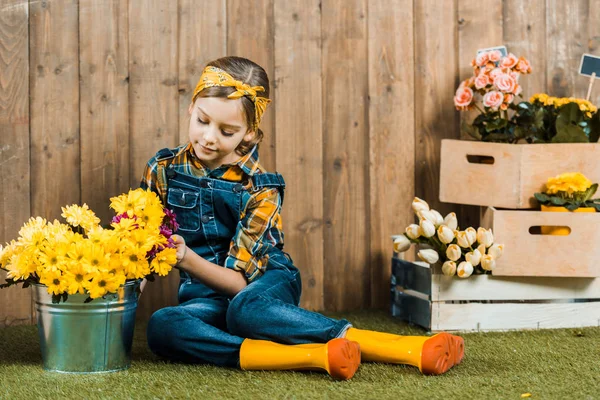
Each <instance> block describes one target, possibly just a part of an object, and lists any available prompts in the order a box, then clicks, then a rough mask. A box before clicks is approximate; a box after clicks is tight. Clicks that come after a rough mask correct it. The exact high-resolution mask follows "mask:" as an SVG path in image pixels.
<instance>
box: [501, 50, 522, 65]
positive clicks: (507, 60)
mask: <svg viewBox="0 0 600 400" xmlns="http://www.w3.org/2000/svg"><path fill="white" fill-rule="evenodd" d="M518 62H519V59H518V58H517V56H515V55H514V54H513V53H508V55H507V56H506V57H504V58H503V59H502V61H501V62H500V66H501V67H502V68H512V67H514V66H515V65H517V63H518Z"/></svg>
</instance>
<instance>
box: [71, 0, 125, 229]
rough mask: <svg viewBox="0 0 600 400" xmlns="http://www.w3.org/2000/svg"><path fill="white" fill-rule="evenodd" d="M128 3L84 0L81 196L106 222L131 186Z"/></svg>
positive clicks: (81, 9) (81, 14)
mask: <svg viewBox="0 0 600 400" xmlns="http://www.w3.org/2000/svg"><path fill="white" fill-rule="evenodd" d="M127 24H128V21H127V3H124V2H121V1H118V0H110V1H93V0H80V3H79V41H80V42H79V53H80V54H79V73H80V77H81V81H80V87H81V96H80V111H81V118H80V123H81V182H82V185H81V201H82V202H85V203H87V205H88V206H89V207H90V208H91V209H92V210H94V212H95V213H96V215H98V217H99V218H100V219H101V221H102V222H101V223H102V224H108V223H110V220H111V219H112V217H113V216H114V212H113V210H111V209H109V205H110V197H112V196H117V195H119V194H121V193H124V192H127V190H128V189H129V113H128V109H129V99H128V91H129V78H128V73H129V72H128V60H127V57H128V49H127V46H128V43H127V40H128V39H127V30H128V28H127Z"/></svg>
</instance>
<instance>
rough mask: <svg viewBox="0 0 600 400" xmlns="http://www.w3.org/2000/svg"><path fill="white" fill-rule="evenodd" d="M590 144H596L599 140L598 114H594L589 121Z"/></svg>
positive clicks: (599, 122)
mask: <svg viewBox="0 0 600 400" xmlns="http://www.w3.org/2000/svg"><path fill="white" fill-rule="evenodd" d="M589 136H590V142H592V143H596V142H597V141H598V139H600V113H598V112H597V113H596V114H594V115H593V116H592V119H591V120H590V133H589Z"/></svg>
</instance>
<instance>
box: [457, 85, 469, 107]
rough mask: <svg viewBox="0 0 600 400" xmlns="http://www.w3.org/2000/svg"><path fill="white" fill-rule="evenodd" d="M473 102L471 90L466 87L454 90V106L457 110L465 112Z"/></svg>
mask: <svg viewBox="0 0 600 400" xmlns="http://www.w3.org/2000/svg"><path fill="white" fill-rule="evenodd" d="M472 101H473V90H472V89H471V88H470V87H467V86H460V87H459V88H458V89H456V95H455V96H454V105H455V106H456V109H457V110H466V109H467V108H468V107H469V105H470V104H471V102H472Z"/></svg>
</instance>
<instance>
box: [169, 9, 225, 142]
mask: <svg viewBox="0 0 600 400" xmlns="http://www.w3.org/2000/svg"><path fill="white" fill-rule="evenodd" d="M200 10H201V12H202V18H198V12H199V11H200ZM226 12H227V9H226V4H225V0H216V1H215V0H210V1H209V0H200V1H198V0H179V23H180V26H182V27H184V29H181V30H180V32H179V40H178V45H179V66H178V68H179V143H187V142H188V140H189V138H188V132H189V125H190V114H189V113H188V106H189V104H190V102H191V101H192V94H193V93H194V89H195V88H196V84H197V83H198V79H200V75H201V74H202V70H203V69H204V67H205V66H206V64H207V63H208V62H209V61H212V60H215V59H217V58H220V57H223V56H224V55H225V53H226V50H227V15H226Z"/></svg>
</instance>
